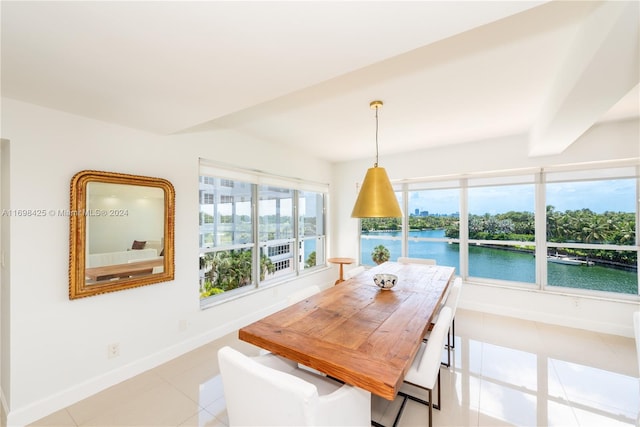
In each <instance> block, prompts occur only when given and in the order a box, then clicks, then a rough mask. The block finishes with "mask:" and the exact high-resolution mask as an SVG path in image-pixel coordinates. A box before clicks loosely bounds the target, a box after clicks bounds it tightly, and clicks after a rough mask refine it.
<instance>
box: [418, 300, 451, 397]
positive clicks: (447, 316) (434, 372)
mask: <svg viewBox="0 0 640 427" xmlns="http://www.w3.org/2000/svg"><path fill="white" fill-rule="evenodd" d="M450 323H451V309H450V308H449V307H442V310H440V314H439V315H438V320H437V321H436V324H435V325H434V327H433V330H432V331H431V334H430V335H429V339H428V340H427V343H426V344H422V345H423V346H424V352H423V353H422V357H421V359H420V363H419V364H418V366H417V375H416V376H415V377H416V378H417V381H416V378H411V379H410V381H411V382H412V383H415V384H417V385H420V386H422V387H425V388H427V389H430V390H433V387H434V386H435V384H436V380H437V379H438V373H439V372H440V362H441V360H442V350H443V349H444V344H445V341H446V339H447V331H448V330H449V324H450ZM412 377H413V375H412Z"/></svg>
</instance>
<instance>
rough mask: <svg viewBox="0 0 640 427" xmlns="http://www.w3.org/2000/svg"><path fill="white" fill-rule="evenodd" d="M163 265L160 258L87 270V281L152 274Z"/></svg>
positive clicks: (162, 260)
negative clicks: (155, 268) (154, 269)
mask: <svg viewBox="0 0 640 427" xmlns="http://www.w3.org/2000/svg"><path fill="white" fill-rule="evenodd" d="M163 265H164V258H162V257H158V258H152V259H144V260H140V261H132V262H129V263H126V264H113V265H104V266H101V267H92V268H86V269H85V276H86V278H87V279H89V280H93V281H100V280H111V279H122V278H127V277H130V276H136V275H141V274H152V273H153V268H154V267H161V266H163Z"/></svg>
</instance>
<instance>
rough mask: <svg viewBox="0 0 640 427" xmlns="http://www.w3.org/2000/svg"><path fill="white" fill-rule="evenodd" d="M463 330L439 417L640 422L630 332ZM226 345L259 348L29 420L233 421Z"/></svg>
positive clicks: (207, 359)
mask: <svg viewBox="0 0 640 427" xmlns="http://www.w3.org/2000/svg"><path fill="white" fill-rule="evenodd" d="M629 321H630V322H631V320H629ZM455 339H456V345H455V350H454V354H453V356H454V364H453V366H452V367H451V368H450V369H447V368H445V367H443V368H441V377H442V378H441V381H442V410H440V411H437V410H435V411H434V420H433V421H434V425H435V426H563V427H564V426H594V427H601V426H638V425H639V424H638V419H639V418H638V415H639V405H640V403H639V402H640V392H639V390H640V384H639V380H638V366H637V359H636V350H635V343H634V341H633V339H631V338H623V337H619V336H613V335H604V334H597V333H593V332H587V331H583V330H578V329H571V328H565V327H557V326H550V325H547V324H542V323H538V322H531V321H524V320H518V319H513V318H507V317H501V316H495V315H489V314H483V313H479V312H473V311H466V310H458V312H457V315H456V337H455ZM224 345H231V346H233V347H235V348H237V349H239V350H241V351H244V352H246V353H248V354H257V351H258V350H257V348H256V347H253V346H251V345H249V344H246V343H243V342H241V341H238V339H237V338H236V334H231V335H229V336H226V337H223V338H221V339H219V340H217V341H215V342H212V343H210V344H208V345H206V346H203V347H201V348H199V349H197V350H194V351H192V352H191V353H189V354H186V355H184V356H181V357H179V358H177V359H175V360H172V361H170V362H168V363H166V364H164V365H162V366H159V367H158V368H155V369H152V370H150V371H148V372H146V373H143V374H141V375H138V376H137V377H135V378H132V379H130V380H128V381H125V382H123V383H121V384H118V385H116V386H114V387H111V388H109V389H107V390H105V391H103V392H100V393H98V394H96V395H94V396H92V397H90V398H87V399H85V400H83V401H81V402H78V403H76V404H74V405H72V406H69V407H68V408H65V409H63V410H61V411H58V412H56V413H54V414H52V415H50V416H48V417H46V418H43V419H41V420H39V421H37V422H36V423H34V424H32V425H31V426H33V427H36V426H56V427H73V426H103V427H106V426H109V427H116V426H127V427H151V426H153V427H159V426H209V427H211V426H226V425H227V423H228V419H227V415H226V410H225V402H224V395H223V391H222V385H221V380H220V376H219V372H218V363H217V357H216V352H217V350H218V348H220V347H221V346H224ZM444 358H446V351H445V352H443V360H445V359H444ZM399 404H400V400H399V399H396V401H394V402H388V401H386V400H384V399H381V398H377V397H374V398H373V404H372V406H373V407H372V417H373V419H375V420H376V421H378V422H382V423H383V424H385V425H390V424H391V423H392V421H393V418H394V416H395V414H396V411H397V409H398V407H399ZM427 414H428V412H427V407H426V406H423V405H421V404H419V403H415V402H413V401H409V402H408V403H407V406H406V407H405V411H404V413H403V415H402V418H401V421H400V426H404V427H408V426H426V425H427Z"/></svg>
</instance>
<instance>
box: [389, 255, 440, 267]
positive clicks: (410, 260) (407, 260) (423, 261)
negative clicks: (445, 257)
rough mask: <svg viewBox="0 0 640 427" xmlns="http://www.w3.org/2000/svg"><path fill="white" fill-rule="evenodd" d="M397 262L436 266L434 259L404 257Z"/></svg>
mask: <svg viewBox="0 0 640 427" xmlns="http://www.w3.org/2000/svg"><path fill="white" fill-rule="evenodd" d="M398 262H399V263H400V264H426V265H436V260H435V259H430V258H409V257H405V256H401V257H398Z"/></svg>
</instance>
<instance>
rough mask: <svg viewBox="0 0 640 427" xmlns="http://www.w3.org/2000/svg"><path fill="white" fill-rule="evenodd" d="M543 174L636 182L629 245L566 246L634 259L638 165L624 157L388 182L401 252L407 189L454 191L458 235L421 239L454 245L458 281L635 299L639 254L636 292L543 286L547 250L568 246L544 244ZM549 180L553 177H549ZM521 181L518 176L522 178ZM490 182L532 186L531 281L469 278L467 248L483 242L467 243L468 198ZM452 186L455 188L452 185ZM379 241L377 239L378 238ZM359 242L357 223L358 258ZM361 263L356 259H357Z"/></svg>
mask: <svg viewBox="0 0 640 427" xmlns="http://www.w3.org/2000/svg"><path fill="white" fill-rule="evenodd" d="M548 174H556V175H557V176H562V175H560V174H565V176H572V175H573V176H574V177H575V178H574V179H569V180H568V182H578V181H594V180H603V179H604V180H607V179H627V178H632V179H635V181H636V184H635V187H636V198H635V201H636V204H635V230H634V231H635V242H634V244H633V245H614V244H601V243H598V244H596V243H572V244H571V247H576V248H582V249H604V250H609V249H610V250H618V251H632V252H636V254H637V255H640V230H639V228H640V164H639V163H638V160H637V159H629V160H622V161H613V162H596V163H588V164H570V165H559V166H553V167H545V168H523V169H514V170H507V171H494V172H480V173H466V174H464V175H448V176H440V177H427V178H416V179H406V180H396V181H392V184H393V185H394V188H396V189H399V188H401V190H400V191H401V193H402V194H401V197H402V200H404V201H405V202H404V204H403V218H402V254H401V256H408V255H407V253H408V242H409V238H408V218H409V212H408V199H409V194H410V192H411V191H414V190H431V189H434V190H435V189H446V188H449V189H452V188H459V189H460V211H459V212H460V235H459V239H434V238H423V239H421V240H425V241H449V240H451V241H455V240H457V241H458V243H459V245H460V249H459V251H460V255H459V256H460V259H459V265H460V271H457V273H458V275H459V276H460V277H462V278H463V280H465V281H467V282H471V283H478V284H486V285H497V286H506V287H515V288H519V289H529V290H538V291H542V292H549V293H562V294H571V295H587V296H592V297H596V298H602V299H613V300H640V268H639V267H640V256H637V259H638V261H637V265H636V272H637V274H638V278H637V282H638V292H637V294H628V293H622V292H614V291H603V290H595V289H579V288H573V287H563V286H559V285H549V284H548V283H547V262H548V261H547V250H548V249H549V248H553V247H569V243H554V242H547V233H546V227H547V225H546V224H547V218H546V197H545V195H546V185H547V184H548V183H552V182H555V181H553V180H549V179H548ZM552 176H553V175H552ZM523 177H524V178H523ZM491 182H496V183H500V182H502V184H504V185H517V184H521V183H525V182H527V183H532V184H533V186H534V199H535V200H534V212H533V213H534V222H535V224H534V228H535V236H534V241H532V242H525V243H527V244H528V245H531V246H535V249H534V253H535V257H536V262H535V283H526V282H517V281H504V280H499V279H487V278H481V277H473V276H469V245H470V244H475V243H486V242H485V241H484V240H470V239H469V230H468V221H469V205H468V202H469V194H468V190H469V188H470V187H476V186H484V185H490V183H491ZM456 184H457V185H456ZM381 238H383V237H381ZM361 242H362V224H361V220H360V221H359V227H358V245H359V254H361V255H360V256H361V257H362V250H361V249H360V245H361ZM488 242H490V243H492V244H494V243H496V244H501V245H512V244H521V243H523V242H520V241H488ZM361 261H362V260H361Z"/></svg>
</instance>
